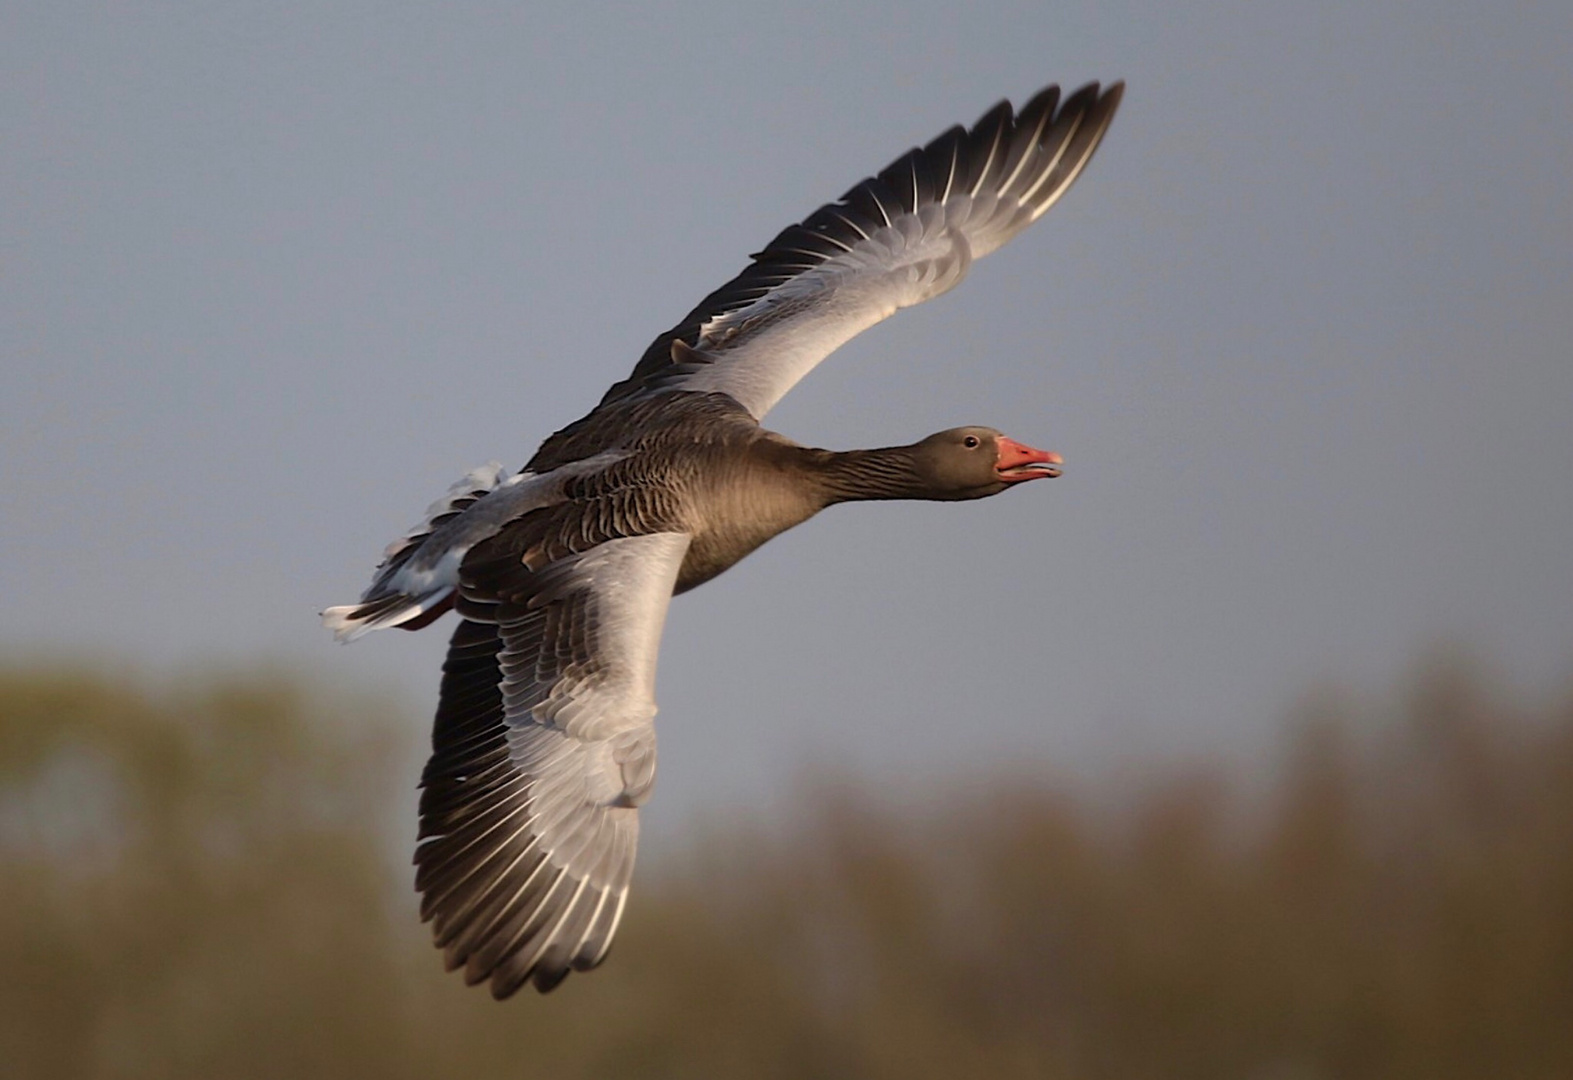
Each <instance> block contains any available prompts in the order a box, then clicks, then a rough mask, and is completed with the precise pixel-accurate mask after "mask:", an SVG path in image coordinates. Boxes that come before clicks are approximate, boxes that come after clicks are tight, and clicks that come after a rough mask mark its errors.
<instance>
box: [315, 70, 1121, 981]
mask: <svg viewBox="0 0 1573 1080" xmlns="http://www.w3.org/2000/svg"><path fill="white" fill-rule="evenodd" d="M1123 89H1124V87H1123V84H1122V83H1118V82H1117V83H1114V84H1113V85H1111V86H1109V87H1107V88H1105V89H1102V90H1100V88H1099V87H1098V85H1097V84H1096V83H1093V84H1091V85H1088V86H1084V87H1082V88H1081V89H1080V90H1077V91H1076V92H1075V93H1073V94H1071V95H1070V96H1069V97H1067V98H1066V99H1065V100H1064V101H1063V102H1061V100H1060V92H1059V88H1058V87H1055V86H1051V87H1049V88H1047V89H1045V90H1044V91H1042V92H1041V93H1039V94H1038V95H1037V96H1036V97H1034V98H1033V99H1032V100H1031V101H1030V102H1028V103H1027V105H1026V107H1025V108H1023V109H1022V110H1021V111H1020V112H1014V111H1013V110H1012V109H1011V106H1010V104H1009V103H1008V102H1001V103H1000V104H998V105H996V106H995V107H994V108H992V109H990V110H989V111H988V112H986V113H985V114H984V115H983V117H982V118H981V119H979V120H978V122H977V123H976V124H974V125H973V126H972V127H971V128H970V129H966V128H962V127H959V126H958V127H953V128H951V129H950V130H949V131H946V132H945V133H944V134H943V135H941V136H939V138H937V139H935V140H934V141H933V142H931V143H929V144H928V145H927V146H925V147H923V148H922V149H914V150H911V151H909V152H908V153H906V154H904V155H903V156H902V157H900V158H898V159H897V160H896V161H895V162H894V163H893V164H892V165H891V166H890V167H889V168H887V169H885V170H884V171H883V172H881V173H880V174H879V175H878V176H875V177H871V178H869V179H867V180H864V181H863V182H862V183H860V184H858V185H856V186H855V187H853V188H852V190H850V191H848V192H847V193H846V194H845V195H844V196H842V197H841V199H840V200H839V201H837V202H834V203H830V204H829V205H827V206H823V207H821V208H820V209H819V210H817V211H815V212H814V213H812V214H810V215H809V216H808V217H807V218H805V219H804V220H803V221H802V223H800V224H797V225H793V226H791V227H789V228H787V229H786V230H785V231H783V232H782V233H781V234H780V235H779V236H777V237H776V238H775V239H774V240H772V241H771V242H770V243H769V244H768V245H767V246H766V247H765V249H764V250H763V251H762V252H760V253H759V254H757V255H755V256H753V260H752V262H750V264H749V265H748V266H747V267H746V268H745V269H744V270H743V271H742V272H741V273H740V274H738V275H737V276H736V277H735V278H733V279H732V280H731V281H729V282H727V283H726V284H725V285H722V286H721V287H720V288H719V289H717V290H716V291H715V292H713V293H711V294H710V295H709V296H707V297H705V298H704V300H703V301H701V302H700V304H699V306H698V307H696V308H694V310H693V311H691V312H689V313H688V315H687V316H685V317H684V318H683V320H682V321H681V322H679V323H678V324H677V325H676V326H674V327H673V328H672V329H670V330H668V331H667V332H666V333H664V334H662V335H661V336H660V337H658V338H656V340H655V342H654V343H653V344H651V346H650V347H649V348H648V349H647V350H646V351H645V354H644V356H643V357H641V358H640V360H639V363H638V364H637V365H636V366H635V367H634V370H633V374H631V375H630V376H629V377H628V378H626V379H624V380H623V381H622V382H619V383H617V384H616V385H614V386H613V387H612V388H611V390H609V391H608V392H607V394H606V396H605V397H604V398H603V399H602V400H601V403H600V404H599V405H597V406H596V407H595V408H594V409H593V410H592V411H591V412H590V413H589V414H588V415H587V416H585V417H584V418H583V419H580V420H577V421H575V422H574V423H572V424H569V425H568V426H567V427H565V428H563V429H562V430H561V431H559V432H557V433H556V434H555V435H552V436H551V437H550V438H548V439H547V440H546V441H545V442H544V443H543V444H542V445H541V447H540V449H539V450H537V451H536V453H535V456H534V457H533V458H531V459H530V461H529V463H528V464H527V465H525V467H524V469H523V470H522V471H520V472H518V473H516V474H514V475H512V476H505V475H504V472H503V470H502V468H501V466H499V465H496V464H491V465H488V466H485V467H483V468H480V469H476V470H475V471H473V472H471V473H469V474H468V475H467V476H465V477H464V478H463V479H462V480H461V481H459V482H458V483H457V484H455V485H454V486H453V487H452V488H451V489H450V490H449V491H448V493H447V495H446V496H445V497H444V498H442V499H441V500H439V501H438V502H437V503H435V504H434V505H433V506H432V507H431V508H430V510H429V511H428V513H427V517H426V520H425V521H424V522H422V523H421V524H420V525H419V526H418V527H416V528H415V529H413V530H412V531H411V532H410V533H409V535H407V536H405V537H404V538H403V539H401V540H398V541H396V542H395V543H393V544H392V545H391V546H389V548H388V549H387V551H386V552H385V553H384V558H383V561H382V564H381V565H380V566H379V567H378V568H377V571H376V573H375V575H374V578H373V580H372V583H371V586H370V587H369V588H368V589H367V590H366V592H365V593H364V594H363V595H362V596H361V599H360V602H359V603H357V604H350V605H346V606H343V607H333V608H329V609H328V610H327V611H325V612H324V613H323V621H324V623H325V624H326V625H327V626H328V627H329V628H330V629H332V630H333V631H334V633H335V635H336V636H337V637H338V638H339V640H341V641H350V640H352V639H354V638H356V637H359V636H360V635H362V634H364V633H366V632H368V631H371V630H378V629H381V628H383V627H390V626H398V627H402V628H404V629H407V630H415V629H419V628H420V627H422V626H425V625H427V624H428V623H430V622H432V621H433V620H435V619H436V618H437V617H439V616H440V615H442V614H443V613H444V612H445V611H447V610H449V609H450V608H452V609H454V610H456V611H457V613H458V615H459V618H460V622H459V625H458V628H457V629H456V630H455V631H454V634H453V640H452V643H451V645H450V646H449V650H448V657H447V660H446V662H445V663H444V664H443V677H442V692H441V698H440V703H439V705H438V707H437V715H436V719H435V723H434V729H433V732H432V754H431V759H430V761H429V762H428V763H427V765H426V768H425V771H424V773H423V774H422V778H421V787H422V792H421V800H420V839H419V842H418V846H417V848H416V853H415V864H416V867H417V871H416V876H415V884H416V888H417V889H418V890H419V891H420V894H421V915H422V918H423V919H425V920H428V921H430V922H431V924H432V928H433V933H434V935H435V938H436V943H437V946H438V947H439V948H441V949H442V950H443V952H444V954H445V957H446V961H447V964H448V967H449V969H450V970H452V969H454V968H458V967H462V968H463V969H464V977H465V980H466V981H467V982H469V983H472V984H473V983H477V982H481V981H483V980H490V983H491V992H492V994H493V995H494V996H495V997H497V998H499V999H500V998H506V997H508V996H509V995H511V994H513V993H514V992H515V991H516V990H518V989H519V988H520V987H521V986H522V985H523V984H524V983H525V982H526V981H529V982H532V983H533V984H534V986H535V988H536V989H537V990H541V991H547V990H550V989H552V988H553V987H555V986H556V985H557V984H558V983H559V982H561V981H562V980H563V978H564V977H566V976H567V974H568V973H569V971H571V970H577V971H583V970H586V969H588V968H592V967H595V966H596V965H597V964H599V963H600V962H601V960H602V959H603V958H604V957H605V956H606V953H607V949H608V947H609V946H610V944H611V941H612V936H613V934H614V933H615V932H616V930H617V924H618V920H619V919H620V918H621V917H622V914H623V907H624V904H625V902H626V900H627V896H628V885H629V879H630V877H631V875H632V873H633V866H634V848H635V845H636V843H637V840H638V835H639V807H640V805H641V804H643V803H644V801H645V800H646V799H647V798H648V797H649V795H650V789H651V786H652V784H653V783H654V781H655V727H654V724H653V720H654V717H655V712H656V708H655V696H654V694H655V664H656V652H657V649H658V647H659V644H660V640H661V628H662V624H663V623H664V622H665V619H666V608H667V602H668V600H669V599H670V597H672V596H673V595H674V594H676V593H680V592H685V591H686V590H688V589H692V588H693V587H694V586H696V585H701V584H703V583H704V582H706V581H709V580H710V579H711V578H713V577H715V576H716V575H717V574H719V573H721V572H722V571H724V570H726V569H727V568H728V567H730V566H732V565H733V564H734V563H736V562H737V561H738V560H739V559H741V558H743V556H745V555H747V554H748V553H749V552H751V551H753V550H754V549H755V548H757V547H759V546H760V545H761V544H763V543H764V542H765V541H767V540H769V539H770V538H771V537H773V536H776V535H777V534H779V533H781V532H784V531H785V530H787V529H789V528H791V527H792V526H794V525H797V524H798V523H800V522H802V521H805V520H807V519H808V518H810V517H812V516H813V515H814V514H816V513H818V512H819V511H820V510H823V509H824V508H825V507H827V506H830V505H832V504H834V503H840V502H849V501H854V500H862V499H977V498H983V497H985V496H989V495H997V494H999V493H1000V492H1002V491H1005V490H1007V489H1009V488H1012V487H1015V486H1017V485H1020V484H1023V483H1026V482H1027V481H1030V480H1036V479H1040V478H1043V477H1052V476H1057V475H1059V471H1060V465H1061V460H1060V458H1059V456H1058V455H1057V454H1053V453H1050V452H1047V451H1043V450H1035V449H1033V448H1032V447H1030V446H1026V445H1024V444H1022V443H1019V442H1016V441H1014V440H1012V439H1009V438H1006V437H1005V436H1004V435H1002V434H1001V433H1000V432H998V431H995V430H993V429H992V428H987V427H962V428H955V429H952V430H950V431H942V432H940V433H938V434H936V435H930V436H929V437H928V438H926V439H923V440H922V441H920V442H917V443H914V444H912V445H910V446H893V447H887V448H884V449H876V450H852V451H847V452H844V453H838V452H835V451H830V450H818V449H813V448H809V447H805V446H800V445H798V444H797V443H795V442H793V441H791V440H790V439H787V438H785V437H783V436H781V435H777V434H775V433H774V432H771V431H767V430H765V429H764V428H763V427H761V426H760V421H761V420H763V419H764V417H765V414H766V413H767V412H769V411H770V408H771V406H773V405H774V404H775V403H776V402H777V401H778V400H780V398H781V396H782V395H783V394H785V393H786V392H787V391H788V390H790V389H791V388H792V386H793V385H794V384H795V383H796V382H797V381H798V380H799V379H801V378H802V377H803V376H804V375H806V374H808V372H809V371H810V370H812V369H813V367H814V366H815V365H816V364H818V363H819V362H820V361H821V360H823V359H824V358H825V357H826V356H828V355H829V354H830V353H831V352H832V351H833V350H834V349H835V348H836V347H837V346H839V345H840V344H841V343H842V342H844V341H846V340H848V339H849V338H851V337H852V336H853V335H855V334H857V333H858V332H860V331H862V330H865V329H867V328H868V327H870V326H873V325H874V324H875V323H877V322H879V321H881V320H882V319H884V318H886V317H887V316H889V315H891V314H893V313H894V312H895V311H897V310H898V309H900V308H904V307H910V306H911V305H913V304H918V303H921V302H923V301H924V300H928V299H930V298H932V297H935V296H938V295H939V294H940V293H943V292H945V291H946V290H948V289H951V288H953V287H954V286H955V285H956V283H957V282H959V281H960V280H961V279H962V278H963V277H964V276H965V275H966V273H967V269H968V267H970V266H971V265H972V261H973V260H974V259H977V258H981V257H982V256H984V255H987V254H989V252H991V251H993V250H994V249H995V248H998V247H999V246H1000V245H1001V244H1004V243H1005V242H1006V241H1007V240H1009V239H1010V238H1011V237H1013V236H1015V235H1016V234H1017V233H1018V232H1020V231H1021V230H1023V229H1025V228H1026V227H1027V226H1028V225H1029V224H1031V223H1032V222H1034V221H1036V220H1037V219H1038V218H1039V217H1040V216H1042V215H1043V213H1044V212H1045V211H1047V210H1048V209H1049V207H1051V206H1053V205H1054V203H1055V202H1056V200H1058V199H1059V197H1060V196H1061V195H1063V194H1064V193H1065V191H1066V189H1068V188H1069V187H1070V186H1071V184H1072V183H1074V182H1075V180H1076V178H1077V177H1078V176H1080V175H1081V171H1082V170H1083V169H1084V168H1086V166H1087V162H1088V161H1089V160H1090V159H1091V158H1092V155H1093V152H1094V151H1095V150H1096V149H1097V148H1098V144H1099V142H1100V141H1101V140H1102V138H1103V134H1104V132H1105V131H1106V130H1107V129H1108V126H1109V122H1110V120H1111V119H1112V118H1113V116H1114V112H1115V109H1116V108H1117V107H1118V106H1119V103H1120V96H1121V93H1122V91H1123Z"/></svg>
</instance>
